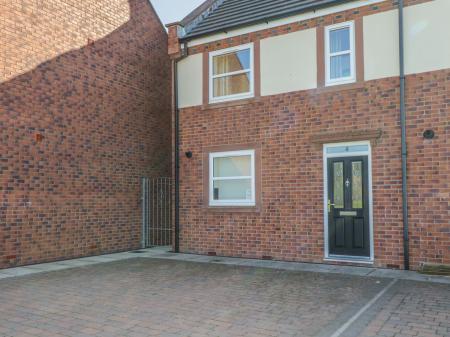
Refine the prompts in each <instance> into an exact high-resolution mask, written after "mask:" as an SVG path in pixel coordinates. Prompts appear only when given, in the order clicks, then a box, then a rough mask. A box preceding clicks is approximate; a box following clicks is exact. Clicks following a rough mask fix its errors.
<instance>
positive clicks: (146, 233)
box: [142, 178, 173, 248]
mask: <svg viewBox="0 0 450 337" xmlns="http://www.w3.org/2000/svg"><path fill="white" fill-rule="evenodd" d="M172 188H173V179H171V178H142V247H143V248H147V247H152V246H170V245H172V223H173V214H172Z"/></svg>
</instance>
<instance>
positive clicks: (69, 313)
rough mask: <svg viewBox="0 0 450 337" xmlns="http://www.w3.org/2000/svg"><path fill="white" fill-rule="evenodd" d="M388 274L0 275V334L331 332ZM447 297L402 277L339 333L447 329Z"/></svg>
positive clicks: (207, 269) (123, 264)
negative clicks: (381, 276)
mask: <svg viewBox="0 0 450 337" xmlns="http://www.w3.org/2000/svg"><path fill="white" fill-rule="evenodd" d="M390 281H391V280H389V279H379V278H370V277H358V276H350V275H338V274H323V273H320V274H319V273H307V272H295V271H284V270H273V269H266V268H254V267H243V266H226V265H219V264H206V263H193V262H181V261H172V260H157V259H146V258H135V259H132V260H125V261H120V262H111V263H105V264H99V265H95V266H87V267H83V268H75V269H68V270H63V271H55V272H49V273H45V274H36V275H31V276H26V277H21V278H14V279H4V280H2V281H0V336H71V337H74V336H96V337H97V336H121V337H124V336H129V337H136V336H220V337H226V336H262V337H264V336H302V337H308V336H311V337H312V336H331V335H332V334H333V332H334V331H336V329H338V328H339V326H341V325H342V324H343V323H345V322H346V321H347V320H348V319H349V318H350V317H352V316H353V315H354V314H355V313H356V312H358V311H359V310H360V309H361V308H362V307H363V306H364V305H365V304H366V303H367V302H368V301H370V300H371V299H372V298H373V297H374V296H376V295H377V294H378V293H379V292H380V291H382V290H383V289H384V288H385V287H386V286H387V285H388V284H389V282H390ZM449 300H450V286H447V285H436V284H426V283H415V282H407V281H401V282H398V283H397V284H396V285H395V286H394V287H393V288H391V289H390V291H389V292H388V293H386V294H385V296H383V297H382V299H380V301H378V302H377V303H376V304H375V305H374V306H373V307H371V308H370V309H369V310H368V311H367V313H365V314H364V315H363V316H362V317H361V318H360V319H359V320H358V321H357V322H356V323H355V324H354V325H352V326H351V327H350V329H349V330H348V332H345V333H344V334H343V335H342V336H345V337H349V336H350V334H352V336H397V335H395V334H391V335H389V334H386V333H385V332H386V331H388V332H389V331H391V330H392V329H397V330H395V331H398V333H399V334H398V336H413V335H409V334H405V333H404V332H405V331H406V329H409V331H414V332H417V331H419V332H420V331H422V330H420V329H422V328H420V327H418V325H421V324H426V325H427V326H428V329H426V330H427V331H428V332H430V331H435V332H436V333H435V334H434V335H433V334H428V335H424V336H448V335H449V332H450V328H449V325H448V324H449V323H448V322H449V321H450V320H449V317H448V315H449V311H450V310H449ZM432 325H434V326H432ZM433 329H434V330H433ZM444 330H445V332H446V333H447V335H442V334H439V333H440V332H442V333H443V332H444ZM402 331H403V332H402ZM396 333H397V332H396ZM400 333H403V334H400ZM431 333H433V332H431ZM414 336H420V334H419V335H418V334H415V335H414Z"/></svg>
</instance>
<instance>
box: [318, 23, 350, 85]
mask: <svg viewBox="0 0 450 337" xmlns="http://www.w3.org/2000/svg"><path fill="white" fill-rule="evenodd" d="M325 54H326V55H325V64H326V66H325V68H326V85H336V84H344V83H351V82H354V81H355V79H356V76H355V35H354V25H353V22H345V23H342V24H338V25H333V26H329V27H326V28H325Z"/></svg>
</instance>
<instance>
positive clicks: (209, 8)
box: [180, 0, 225, 34]
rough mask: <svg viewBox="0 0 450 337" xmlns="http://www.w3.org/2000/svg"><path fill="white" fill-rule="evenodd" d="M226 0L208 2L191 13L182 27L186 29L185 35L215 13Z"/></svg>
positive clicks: (210, 0) (182, 23) (184, 20)
mask: <svg viewBox="0 0 450 337" xmlns="http://www.w3.org/2000/svg"><path fill="white" fill-rule="evenodd" d="M224 2H225V0H206V1H205V2H204V3H202V4H201V5H200V6H198V7H197V8H196V9H194V10H193V11H192V12H191V13H189V14H188V15H187V16H186V17H185V18H184V19H183V20H181V22H180V25H181V26H183V27H184V31H185V34H189V32H190V31H192V29H194V28H195V27H196V26H197V25H198V24H199V23H200V22H202V21H203V20H204V19H205V18H206V17H208V15H209V14H210V13H211V12H213V11H215V10H216V9H217V8H218V7H219V6H220V5H222V4H223V3H224Z"/></svg>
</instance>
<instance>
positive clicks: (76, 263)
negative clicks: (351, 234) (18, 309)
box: [0, 247, 450, 284]
mask: <svg viewBox="0 0 450 337" xmlns="http://www.w3.org/2000/svg"><path fill="white" fill-rule="evenodd" d="M136 257H140V258H158V259H167V260H177V261H188V262H199V263H215V264H224V265H235V266H248V267H259V268H269V269H270V268H271V269H279V270H291V271H305V272H315V273H332V274H346V275H355V276H368V277H369V276H370V277H381V278H390V279H400V280H410V281H418V282H433V283H443V284H450V277H446V276H430V275H423V274H420V273H417V272H414V271H404V270H391V269H377V268H370V267H352V266H336V265H326V264H312V263H299V262H283V261H265V260H254V259H241V258H230V257H216V256H204V255H194V254H173V253H171V252H170V247H155V248H148V249H142V250H139V251H134V252H124V253H117V254H107V255H101V256H93V257H85V258H80V259H73V260H67V261H58V262H52V263H44V264H38V265H32V266H25V267H18V268H10V269H0V279H4V278H9V277H17V276H24V275H31V274H36V273H43V272H49V271H55V270H64V269H70V268H76V267H85V266H89V265H95V264H101V263H106V262H114V261H122V260H127V259H133V258H136Z"/></svg>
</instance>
